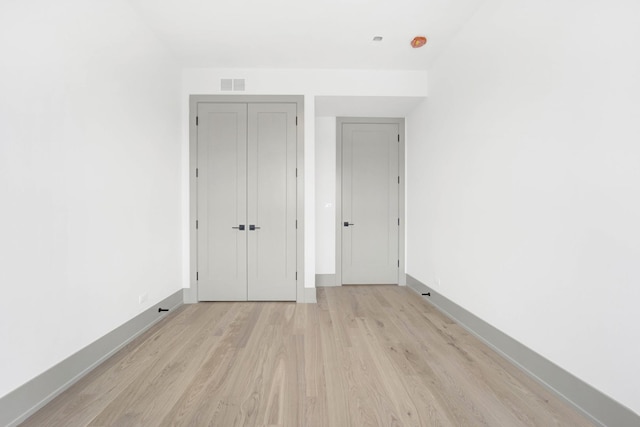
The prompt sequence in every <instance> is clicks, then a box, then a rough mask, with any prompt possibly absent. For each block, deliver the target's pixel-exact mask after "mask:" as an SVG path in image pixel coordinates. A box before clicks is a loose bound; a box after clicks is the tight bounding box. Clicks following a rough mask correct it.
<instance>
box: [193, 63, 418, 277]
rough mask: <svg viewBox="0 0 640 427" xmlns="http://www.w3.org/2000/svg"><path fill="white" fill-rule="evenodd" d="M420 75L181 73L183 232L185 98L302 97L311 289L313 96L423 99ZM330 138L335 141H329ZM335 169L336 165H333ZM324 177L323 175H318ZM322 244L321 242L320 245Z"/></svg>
mask: <svg viewBox="0 0 640 427" xmlns="http://www.w3.org/2000/svg"><path fill="white" fill-rule="evenodd" d="M222 78H238V79H245V84H246V90H245V91H244V92H221V91H220V79H222ZM426 92H427V75H426V72H424V71H378V70H329V69H327V70H320V69H318V70H302V69H301V70H293V69H281V70H276V69H216V68H191V69H185V70H183V73H182V101H181V105H182V162H183V174H182V187H183V194H185V196H184V198H183V203H182V208H183V224H182V229H183V234H184V235H185V236H188V235H189V234H188V230H189V200H188V198H187V196H186V195H187V194H188V188H189V175H188V171H189V168H188V165H189V95H194V94H199V95H204V94H207V95H208V94H214V95H215V94H225V95H233V94H243V95H303V96H304V98H305V101H304V108H305V112H304V116H305V117H304V125H305V129H304V138H305V142H304V147H305V148H304V149H305V165H304V167H305V171H304V179H305V184H304V185H305V219H304V220H305V279H304V280H305V287H314V286H315V274H316V265H315V262H316V242H315V239H316V220H315V215H316V207H315V206H316V197H315V187H316V184H315V177H316V170H315V165H316V162H315V135H316V132H315V97H316V96H345V97H348V96H355V97H358V96H375V97H384V96H389V97H414V96H426ZM334 139H335V137H334ZM333 168H334V169H335V165H334V166H333ZM317 173H318V174H319V176H326V175H327V173H328V172H327V171H318V172H317ZM324 246H326V242H325V243H323V247H324ZM189 256H190V255H189V247H188V240H187V241H186V242H184V243H183V259H182V263H183V279H182V280H183V284H184V287H185V288H188V287H189V286H190V283H189V280H190V279H189Z"/></svg>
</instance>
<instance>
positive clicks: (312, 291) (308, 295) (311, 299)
mask: <svg viewBox="0 0 640 427" xmlns="http://www.w3.org/2000/svg"><path fill="white" fill-rule="evenodd" d="M304 302H305V303H308V304H315V303H317V302H318V299H317V298H316V288H304Z"/></svg>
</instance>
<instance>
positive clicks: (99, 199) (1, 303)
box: [0, 0, 181, 397]
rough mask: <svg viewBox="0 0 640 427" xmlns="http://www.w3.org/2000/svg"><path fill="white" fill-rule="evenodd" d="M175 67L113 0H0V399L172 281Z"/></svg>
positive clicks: (175, 259) (168, 290) (175, 268)
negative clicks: (139, 299) (141, 298)
mask: <svg viewBox="0 0 640 427" xmlns="http://www.w3.org/2000/svg"><path fill="white" fill-rule="evenodd" d="M179 78H180V77H179V71H178V69H177V67H176V66H175V65H174V61H173V59H172V58H171V57H170V56H168V55H167V52H166V51H165V50H164V48H163V47H162V46H160V45H159V44H158V42H157V41H156V39H155V37H154V36H153V35H152V34H150V33H149V32H148V31H146V30H145V29H144V26H142V25H140V22H139V20H138V18H137V16H136V14H135V13H134V12H133V10H132V9H131V8H130V6H129V4H128V3H127V2H126V1H123V0H113V1H109V2H97V1H92V2H88V1H81V0H61V1H57V2H49V1H44V0H43V1H37V0H28V1H12V0H9V1H3V2H2V3H1V5H0V94H1V95H0V200H1V201H2V208H1V209H0V236H1V237H0V289H1V290H2V295H1V297H0V347H1V348H2V350H1V351H0V397H1V396H4V395H5V394H6V393H8V392H10V391H11V390H13V389H15V388H17V387H18V386H20V385H22V384H23V383H25V382H26V381H28V380H30V379H31V378H33V377H35V376H37V375H38V374H40V373H42V372H43V371H45V370H46V369H48V368H50V367H52V366H53V365H55V364H56V363H58V362H60V361H61V360H63V359H64V358H66V357H68V356H70V355H71V354H73V353H75V352H76V351H78V350H80V349H81V348H83V347H84V346H86V345H87V344H89V343H91V342H93V341H95V340H96V339H98V338H100V337H101V336H103V335H105V334H106V333H108V332H109V331H111V330H113V329H114V328H116V327H118V326H120V325H121V324H122V323H124V322H126V321H128V320H129V319H131V318H132V317H134V316H136V315H137V314H139V313H141V312H142V311H143V310H145V309H147V308H148V307H150V305H151V304H153V303H156V302H158V301H160V300H162V299H164V298H165V297H167V296H169V295H170V294H172V293H174V292H176V291H178V290H180V289H181V283H180V268H181V266H180V239H181V236H180V232H181V230H180V214H181V212H180V190H181V189H180V141H179V121H180V104H179ZM143 293H147V295H148V300H147V302H146V303H144V304H139V302H138V296H139V295H140V294H143Z"/></svg>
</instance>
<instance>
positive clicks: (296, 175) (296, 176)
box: [296, 168, 298, 178]
mask: <svg viewBox="0 0 640 427" xmlns="http://www.w3.org/2000/svg"><path fill="white" fill-rule="evenodd" d="M297 177H298V168H296V178H297Z"/></svg>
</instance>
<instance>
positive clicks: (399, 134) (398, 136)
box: [398, 134, 400, 142]
mask: <svg viewBox="0 0 640 427" xmlns="http://www.w3.org/2000/svg"><path fill="white" fill-rule="evenodd" d="M398 142H400V134H398Z"/></svg>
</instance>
